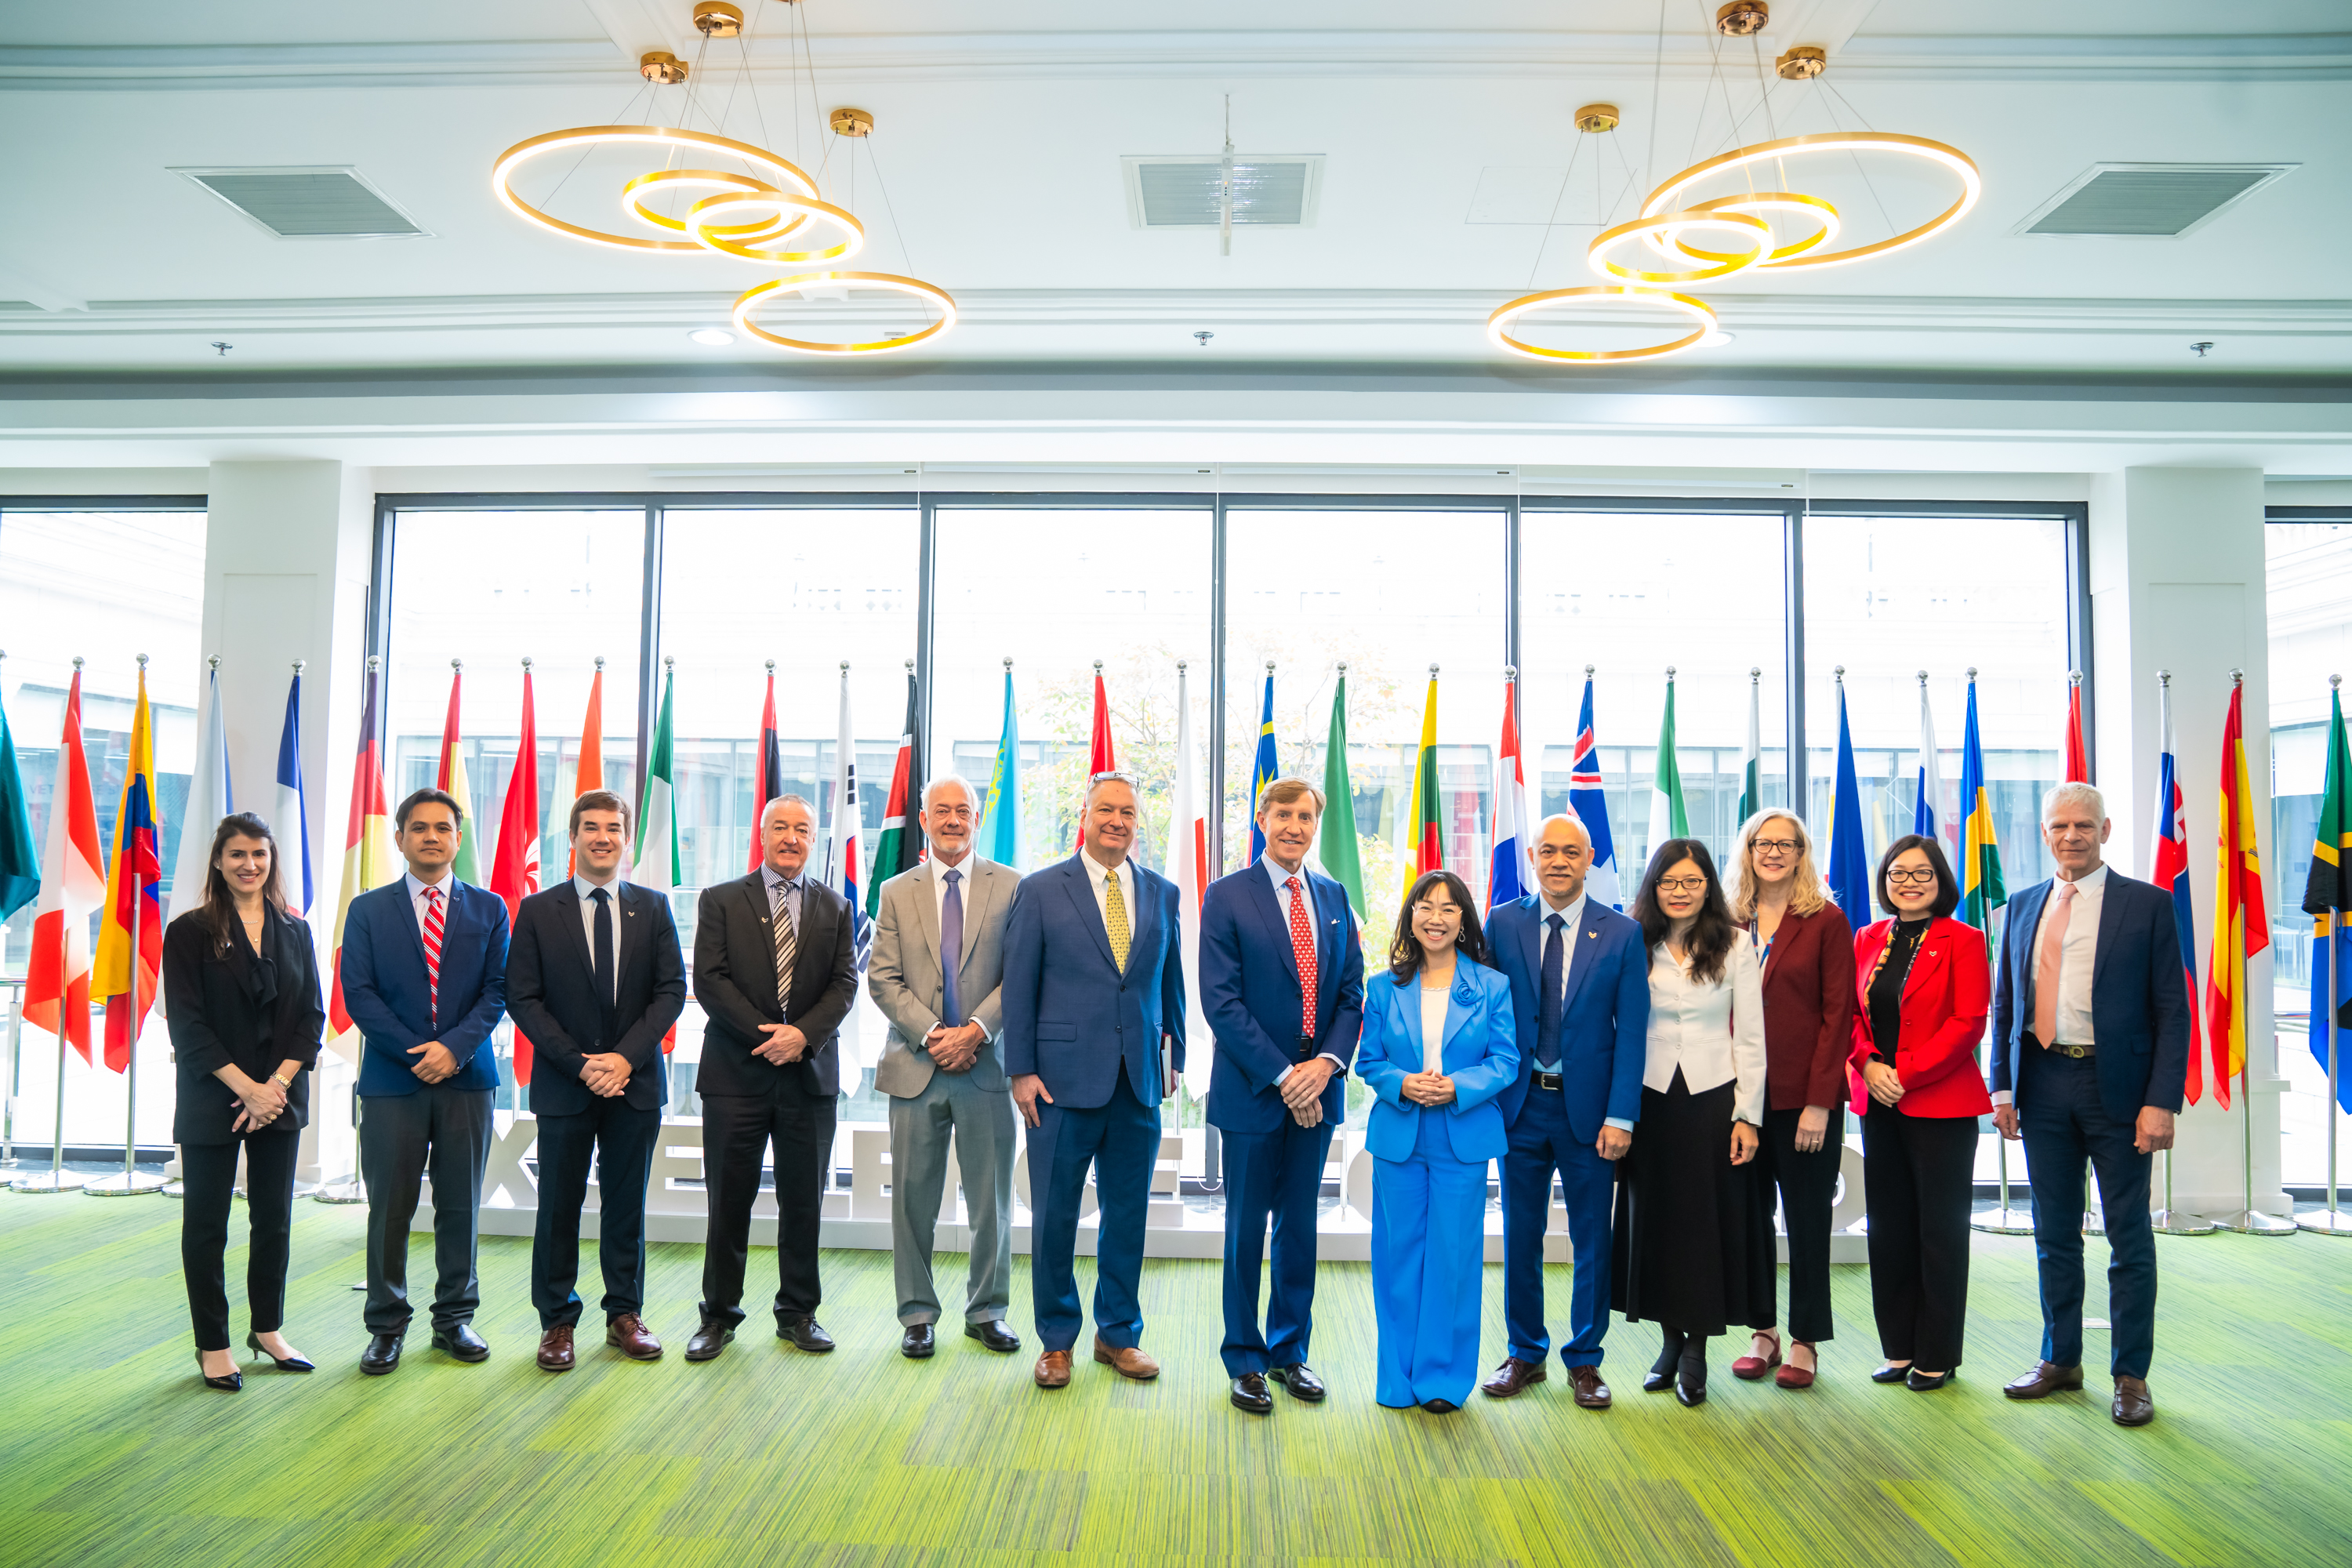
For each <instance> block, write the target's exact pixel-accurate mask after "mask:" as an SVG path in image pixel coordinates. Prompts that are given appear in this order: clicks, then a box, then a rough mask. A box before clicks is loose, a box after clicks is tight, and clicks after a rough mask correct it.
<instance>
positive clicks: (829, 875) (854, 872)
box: [824, 659, 874, 974]
mask: <svg viewBox="0 0 2352 1568" xmlns="http://www.w3.org/2000/svg"><path fill="white" fill-rule="evenodd" d="M863 826H865V822H864V818H863V807H862V806H861V805H859V804H858V799H857V740H856V733H855V731H852V730H851V728H850V724H849V661H848V660H847V659H844V660H843V661H842V664H841V734H840V736H839V738H838V739H837V740H836V741H835V742H834V748H833V834H832V837H830V838H828V839H827V840H826V843H825V850H824V883H825V886H826V887H829V888H831V889H833V890H834V891H835V892H836V893H839V894H840V895H841V896H842V897H843V898H844V899H845V900H848V902H849V926H850V931H851V941H852V942H853V943H854V944H855V945H856V950H857V973H860V974H863V973H866V953H867V952H869V951H871V949H872V948H873V945H874V928H873V926H872V925H871V924H870V923H869V922H868V921H866V897H865V889H866V879H865V877H864V875H863V874H862V873H863V868H862V867H861V866H860V865H859V863H858V854H857V835H858V831H859V829H860V828H862V827H863Z"/></svg>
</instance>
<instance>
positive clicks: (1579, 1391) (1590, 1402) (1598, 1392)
mask: <svg viewBox="0 0 2352 1568" xmlns="http://www.w3.org/2000/svg"><path fill="white" fill-rule="evenodd" d="M1568 1386H1569V1387H1570V1389H1572V1390H1574V1391H1575V1394H1576V1402H1577V1404H1579V1405H1582V1406H1583V1407H1584V1408H1585V1409H1587V1410H1606V1409H1608V1408H1609V1385H1608V1384H1605V1383H1603V1382H1601V1369H1600V1368H1599V1367H1597V1366H1572V1367H1570V1368H1569V1369H1568Z"/></svg>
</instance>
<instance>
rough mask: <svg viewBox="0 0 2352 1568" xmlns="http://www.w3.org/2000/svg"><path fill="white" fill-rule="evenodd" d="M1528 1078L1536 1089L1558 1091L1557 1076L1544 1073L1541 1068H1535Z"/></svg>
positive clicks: (1553, 1073)
mask: <svg viewBox="0 0 2352 1568" xmlns="http://www.w3.org/2000/svg"><path fill="white" fill-rule="evenodd" d="M1530 1077H1531V1079H1532V1081H1533V1082H1534V1084H1535V1086H1536V1087H1537V1088H1538V1089H1558V1088H1559V1085H1560V1079H1559V1074H1558V1073H1556V1072H1546V1071H1544V1070H1543V1068H1536V1070H1535V1071H1534V1073H1533V1074H1531V1075H1530Z"/></svg>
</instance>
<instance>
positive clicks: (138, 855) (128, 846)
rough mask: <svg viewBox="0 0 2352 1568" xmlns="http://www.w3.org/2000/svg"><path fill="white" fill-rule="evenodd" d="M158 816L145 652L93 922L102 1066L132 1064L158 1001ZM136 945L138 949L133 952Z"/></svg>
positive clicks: (160, 823) (160, 868)
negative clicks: (105, 877) (101, 911)
mask: <svg viewBox="0 0 2352 1568" xmlns="http://www.w3.org/2000/svg"><path fill="white" fill-rule="evenodd" d="M162 847H163V813H162V812H161V811H159V810H158V809H157V806H156V800H155V729H154V724H153V721H152V716H151V714H150V713H149V711H148V708H147V656H146V655H145V654H143V653H142V654H141V655H140V656H139V700H138V705H137V706H136V707H134V708H133V709H132V710H131V756H130V760H129V763H128V764H127V766H126V770H125V772H124V774H123V779H122V804H121V805H120V806H118V807H117V808H116V810H115V814H114V867H113V878H112V879H111V880H110V882H109V883H108V884H107V889H106V918H105V919H104V920H103V921H100V924H99V928H98V963H97V964H96V966H95V967H96V974H97V980H96V986H95V989H96V990H97V992H98V994H99V995H100V996H102V997H104V998H105V999H106V1065H107V1066H108V1067H110V1068H113V1069H114V1070H115V1071H116V1072H124V1071H127V1070H129V1068H130V1067H131V1046H132V1045H133V1044H134V1043H136V1042H137V1040H138V1038H139V1030H140V1028H141V1026H143V1025H144V1024H145V1023H146V1022H147V1009H148V1008H150V1007H152V1006H153V1005H155V990H156V984H157V982H158V981H159V979H160V978H161V972H162V970H163V858H162V856H161V854H160V853H159V851H160V850H161V849H162ZM134 949H135V951H134Z"/></svg>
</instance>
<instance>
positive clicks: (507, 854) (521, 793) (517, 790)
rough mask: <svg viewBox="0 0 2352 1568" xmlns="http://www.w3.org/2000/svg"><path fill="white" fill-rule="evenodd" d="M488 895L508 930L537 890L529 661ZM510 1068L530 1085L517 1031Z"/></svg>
mask: <svg viewBox="0 0 2352 1568" xmlns="http://www.w3.org/2000/svg"><path fill="white" fill-rule="evenodd" d="M461 842H462V840H461ZM490 891H492V892H493V893H496V894H497V895H498V896H499V898H501V899H504V900H506V905H507V926H508V929H509V930H512V929H513V927H514V922H515V921H516V919H517V917H518V916H519V914H520V910H521V909H522V901H523V900H525V899H527V898H529V897H530V895H531V894H533V893H536V892H537V891H539V722H538V721H537V719H536V718H534V717H533V715H532V712H531V701H530V660H529V659H524V660H523V661H522V733H521V735H520V737H519V738H518V739H517V740H516V742H515V764H514V772H512V773H509V774H508V775H507V798H506V806H505V808H504V809H503V810H502V811H500V812H499V847H498V857H497V858H496V860H495V861H493V862H492V864H491V866H490ZM514 1068H515V1081H516V1082H517V1083H529V1082H530V1041H529V1040H527V1039H525V1038H524V1037H523V1032H522V1030H521V1029H520V1027H518V1028H517V1029H516V1030H515V1032H514Z"/></svg>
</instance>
